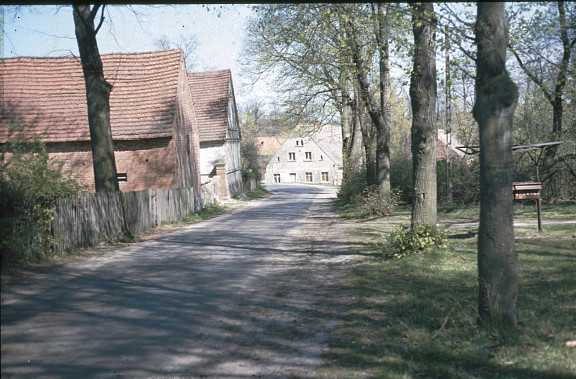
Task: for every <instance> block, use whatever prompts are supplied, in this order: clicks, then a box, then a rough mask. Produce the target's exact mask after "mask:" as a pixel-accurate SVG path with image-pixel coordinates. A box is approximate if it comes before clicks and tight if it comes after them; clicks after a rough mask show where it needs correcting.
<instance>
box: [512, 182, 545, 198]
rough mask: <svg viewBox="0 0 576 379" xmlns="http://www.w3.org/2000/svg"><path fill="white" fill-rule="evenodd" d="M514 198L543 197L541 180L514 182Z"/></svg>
mask: <svg viewBox="0 0 576 379" xmlns="http://www.w3.org/2000/svg"><path fill="white" fill-rule="evenodd" d="M512 190H513V192H514V200H523V199H541V198H542V196H541V194H540V192H541V191H542V183H541V182H515V183H512Z"/></svg>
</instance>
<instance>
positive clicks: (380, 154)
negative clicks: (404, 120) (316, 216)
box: [341, 5, 390, 194]
mask: <svg viewBox="0 0 576 379" xmlns="http://www.w3.org/2000/svg"><path fill="white" fill-rule="evenodd" d="M341 10H343V12H346V13H348V16H349V17H347V18H346V19H345V21H344V27H345V30H346V33H347V37H348V44H349V47H350V49H351V52H352V61H353V64H354V66H355V70H354V75H355V77H356V81H357V84H358V89H359V91H360V97H361V99H362V101H363V103H364V105H365V107H366V110H367V111H368V115H369V116H370V119H371V120H372V123H373V124H374V126H375V127H376V133H375V138H376V151H375V152H374V157H375V159H376V162H375V166H374V171H375V172H374V175H375V176H376V182H375V183H374V184H377V185H378V186H379V187H380V191H381V193H382V194H387V193H388V192H389V191H390V124H389V122H388V123H387V122H386V120H385V119H384V116H383V112H382V109H380V107H379V104H378V102H377V101H376V98H375V97H374V94H372V93H371V92H370V82H369V80H368V71H369V68H368V67H367V65H366V63H365V62H364V59H363V57H362V47H361V43H360V38H359V36H358V30H357V29H356V28H355V26H354V24H353V22H352V15H351V14H350V12H349V10H348V8H346V6H344V5H343V6H342V8H341ZM383 25H384V24H383ZM378 30H380V27H378ZM381 58H382V56H381ZM382 62H385V59H382ZM387 85H388V86H389V84H388V83H387ZM363 134H364V132H363ZM364 145H365V146H366V143H365V144H364Z"/></svg>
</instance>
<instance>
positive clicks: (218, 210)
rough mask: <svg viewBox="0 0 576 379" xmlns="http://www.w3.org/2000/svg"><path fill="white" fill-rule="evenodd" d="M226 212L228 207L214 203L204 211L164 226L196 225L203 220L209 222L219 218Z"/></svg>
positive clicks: (166, 223)
mask: <svg viewBox="0 0 576 379" xmlns="http://www.w3.org/2000/svg"><path fill="white" fill-rule="evenodd" d="M225 212H226V207H224V206H222V205H220V204H218V203H214V204H210V205H208V206H207V207H204V208H203V209H202V210H200V211H198V212H196V213H192V214H191V215H189V216H186V217H184V218H183V219H181V220H175V221H168V222H163V223H162V225H167V226H181V225H185V224H194V223H196V222H200V221H203V220H209V219H211V218H214V217H216V216H219V215H221V214H223V213H225Z"/></svg>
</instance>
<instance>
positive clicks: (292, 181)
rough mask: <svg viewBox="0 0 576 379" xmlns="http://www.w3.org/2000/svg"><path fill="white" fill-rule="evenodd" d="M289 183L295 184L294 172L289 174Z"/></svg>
mask: <svg viewBox="0 0 576 379" xmlns="http://www.w3.org/2000/svg"><path fill="white" fill-rule="evenodd" d="M290 182H291V183H296V173H295V172H291V173H290Z"/></svg>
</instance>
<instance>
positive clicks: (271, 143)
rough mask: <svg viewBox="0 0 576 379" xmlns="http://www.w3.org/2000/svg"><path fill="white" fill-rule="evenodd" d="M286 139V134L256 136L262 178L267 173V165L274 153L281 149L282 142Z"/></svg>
mask: <svg viewBox="0 0 576 379" xmlns="http://www.w3.org/2000/svg"><path fill="white" fill-rule="evenodd" d="M284 141H286V137H285V136H277V137H258V138H256V147H257V148H258V159H259V162H260V164H261V165H262V166H261V169H260V170H261V174H262V179H264V177H265V174H266V165H267V164H268V162H269V161H270V159H272V157H273V156H274V154H276V152H278V150H280V147H281V146H282V144H283V143H284Z"/></svg>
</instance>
